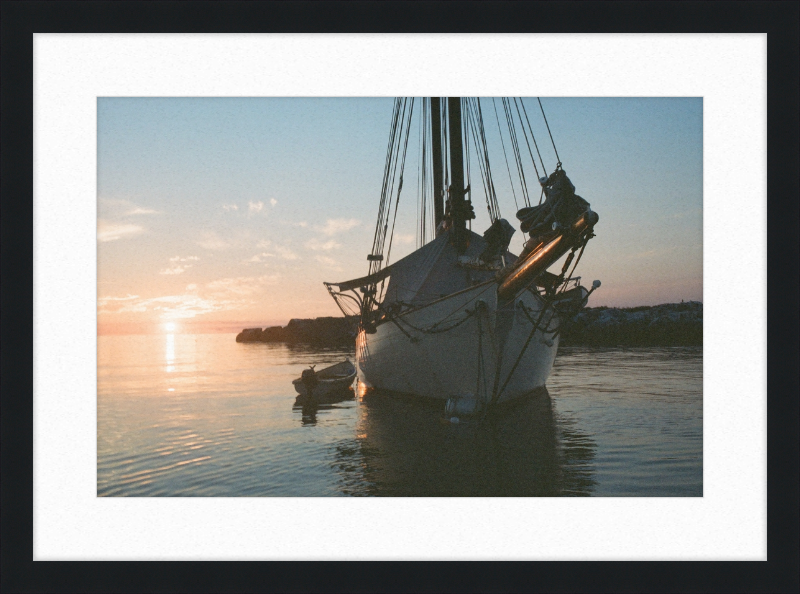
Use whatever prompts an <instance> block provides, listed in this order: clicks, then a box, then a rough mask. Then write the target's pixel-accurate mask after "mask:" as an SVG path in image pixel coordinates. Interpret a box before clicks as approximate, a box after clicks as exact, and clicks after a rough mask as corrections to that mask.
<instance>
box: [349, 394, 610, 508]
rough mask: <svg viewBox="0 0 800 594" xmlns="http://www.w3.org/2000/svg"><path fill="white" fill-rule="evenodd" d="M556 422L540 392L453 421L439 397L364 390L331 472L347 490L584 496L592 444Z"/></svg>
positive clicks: (546, 396)
mask: <svg viewBox="0 0 800 594" xmlns="http://www.w3.org/2000/svg"><path fill="white" fill-rule="evenodd" d="M559 425H560V424H559V422H558V421H557V419H556V416H555V414H554V411H553V405H552V402H551V400H550V396H549V394H548V393H547V391H546V390H542V391H540V392H539V393H537V394H535V395H532V396H530V397H528V398H526V399H524V400H522V401H520V402H518V403H516V404H515V405H513V406H511V407H508V408H505V409H504V410H503V411H501V412H500V413H499V414H497V415H494V416H492V417H489V418H487V419H485V420H483V421H477V420H461V421H460V422H459V423H458V424H453V423H451V422H450V421H447V420H445V419H444V416H443V404H442V403H439V402H436V401H424V400H413V399H408V398H401V397H395V396H392V395H389V394H385V393H380V392H377V391H370V392H369V393H367V394H366V395H365V396H364V397H363V398H362V399H361V403H360V406H359V418H358V421H357V428H356V440H355V443H353V442H340V443H339V444H338V445H337V447H336V450H337V451H336V462H335V464H336V470H337V472H339V474H340V477H341V480H342V482H343V487H342V488H343V491H344V492H345V493H346V494H350V495H381V496H395V497H402V496H440V497H458V496H471V497H487V496H556V495H589V494H590V493H591V490H592V488H593V486H594V480H593V478H592V469H591V468H592V466H591V461H592V459H593V458H594V455H595V444H594V442H593V441H592V440H591V439H590V438H589V437H588V436H586V435H584V434H582V433H581V432H580V431H578V430H577V429H576V428H574V427H572V428H570V429H569V431H568V432H567V433H564V434H563V435H562V434H560V431H559V429H560V426H559Z"/></svg>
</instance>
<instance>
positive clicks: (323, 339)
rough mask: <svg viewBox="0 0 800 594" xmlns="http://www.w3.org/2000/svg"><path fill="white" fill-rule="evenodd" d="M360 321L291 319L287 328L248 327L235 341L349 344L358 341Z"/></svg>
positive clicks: (355, 319)
mask: <svg viewBox="0 0 800 594" xmlns="http://www.w3.org/2000/svg"><path fill="white" fill-rule="evenodd" d="M357 331H358V320H357V318H355V317H347V318H334V317H326V318H313V319H292V320H289V323H288V324H287V325H286V326H272V327H270V328H264V329H261V328H245V329H244V330H242V331H241V332H239V334H238V335H237V336H236V342H288V343H292V344H299V343H303V344H313V345H317V346H340V345H350V344H353V342H354V341H355V337H356V333H357Z"/></svg>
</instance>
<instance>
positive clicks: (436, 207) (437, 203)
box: [431, 97, 444, 232]
mask: <svg viewBox="0 0 800 594" xmlns="http://www.w3.org/2000/svg"><path fill="white" fill-rule="evenodd" d="M431 145H432V146H431V148H432V149H433V213H434V224H435V227H434V229H436V231H437V232H438V230H439V223H441V222H442V219H443V218H444V179H443V178H444V162H443V160H442V108H441V104H440V100H439V97H431Z"/></svg>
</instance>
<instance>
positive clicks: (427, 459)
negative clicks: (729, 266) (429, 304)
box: [97, 334, 703, 496]
mask: <svg viewBox="0 0 800 594" xmlns="http://www.w3.org/2000/svg"><path fill="white" fill-rule="evenodd" d="M352 355H353V353H352V351H346V350H345V351H341V350H311V349H307V348H293V347H287V346H285V345H271V344H239V343H236V342H235V340H234V335H225V334H200V335H186V334H175V335H161V336H101V337H99V338H98V398H97V492H98V495H100V496H123V495H125V496H188V495H192V496H333V495H337V496H339V495H384V496H407V495H413V496H459V495H466V496H492V495H495V496H525V495H538V496H554V495H597V496H702V494H703V482H702V480H703V466H702V454H703V449H702V444H703V440H702V435H703V434H702V429H703V418H702V369H703V358H702V349H700V348H642V349H586V348H566V349H562V350H561V352H560V353H559V356H558V358H557V359H556V365H555V368H554V370H553V373H552V375H551V376H550V381H549V382H548V392H549V395H548V394H546V393H543V394H539V395H537V396H535V397H531V398H530V399H528V400H526V401H524V402H522V403H520V404H519V405H517V406H515V407H513V408H512V409H510V410H506V411H504V413H503V414H502V415H500V416H499V417H498V418H496V419H493V420H492V421H485V422H482V423H479V422H470V421H462V422H461V423H459V424H452V423H449V422H446V421H444V420H443V418H442V417H443V407H442V406H441V405H436V404H434V405H431V404H430V403H427V402H420V401H416V400H408V399H399V398H394V397H391V396H388V395H385V394H378V393H368V394H365V395H356V394H353V395H351V396H350V398H349V399H345V400H343V401H341V402H337V403H331V404H328V405H323V406H321V407H320V408H319V409H318V410H317V411H316V413H315V414H304V412H303V410H302V409H301V408H295V407H293V404H294V402H295V393H294V388H293V387H292V383H291V380H292V379H294V378H295V377H298V376H299V375H300V372H301V371H302V369H303V368H305V367H306V366H308V365H311V364H316V365H317V368H318V369H320V368H322V367H324V366H326V365H329V364H332V363H334V362H338V361H341V360H342V359H343V358H344V357H345V356H349V357H350V358H351V360H352ZM309 412H310V411H306V413H309Z"/></svg>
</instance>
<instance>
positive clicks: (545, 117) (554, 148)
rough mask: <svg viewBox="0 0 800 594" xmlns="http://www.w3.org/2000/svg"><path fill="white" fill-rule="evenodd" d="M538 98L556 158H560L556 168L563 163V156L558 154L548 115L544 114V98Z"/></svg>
mask: <svg viewBox="0 0 800 594" xmlns="http://www.w3.org/2000/svg"><path fill="white" fill-rule="evenodd" d="M536 100H537V101H538V102H539V109H541V110H542V117H543V118H544V125H545V126H547V133H548V134H549V135H550V142H552V143H553V150H554V151H555V153H556V159H557V160H558V165H556V169H558V166H559V165H561V157H559V156H558V149H557V148H556V141H555V140H553V133H552V132H550V124H548V123H547V116H546V115H544V107H542V100H541V99H540V98H539V97H537V98H536Z"/></svg>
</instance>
